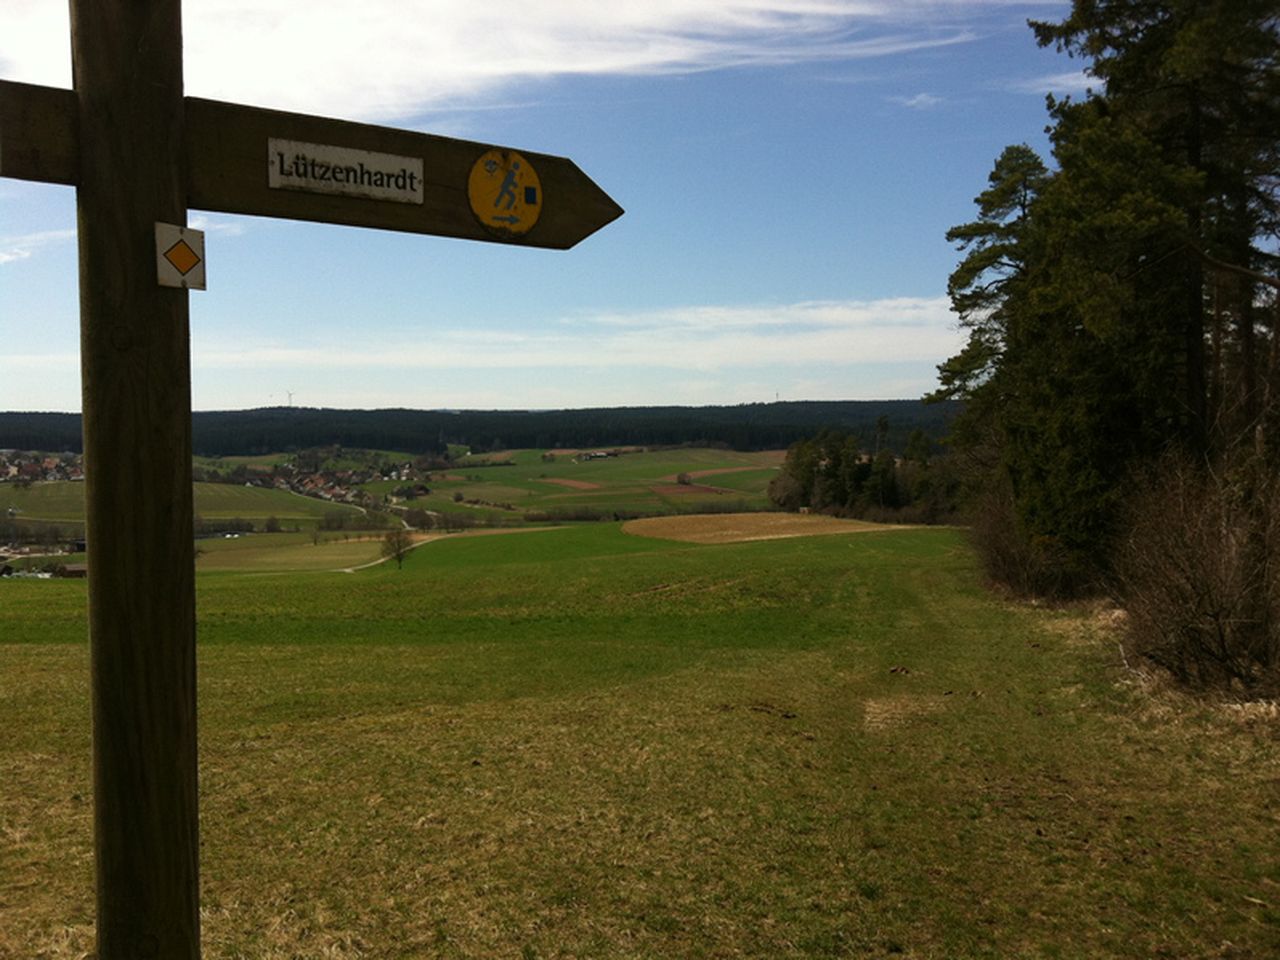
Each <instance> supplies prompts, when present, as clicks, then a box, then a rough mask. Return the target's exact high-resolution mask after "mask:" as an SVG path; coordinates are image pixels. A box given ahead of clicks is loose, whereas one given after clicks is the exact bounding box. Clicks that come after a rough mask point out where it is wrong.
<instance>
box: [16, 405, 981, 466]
mask: <svg viewBox="0 0 1280 960" xmlns="http://www.w3.org/2000/svg"><path fill="white" fill-rule="evenodd" d="M958 408H959V404H958V403H948V404H943V405H941V406H928V405H926V404H923V403H921V402H920V401H919V400H875V401H796V402H781V403H755V404H740V405H736V406H709V407H674V406H667V407H609V408H596V409H583V410H537V411H521V410H458V411H447V410H330V409H313V408H306V407H270V408H264V409H260V410H234V411H210V412H197V413H195V414H194V415H193V417H192V444H193V447H194V452H195V453H196V454H197V455H201V456H253V455H258V454H265V453H280V452H289V451H294V450H301V449H307V448H312V447H325V446H333V445H340V446H343V447H346V448H348V449H369V450H395V451H399V452H402V453H407V454H413V455H426V456H430V455H440V454H442V453H444V452H445V450H446V449H447V447H448V445H450V444H456V445H461V446H466V447H469V448H471V449H472V450H474V451H477V452H481V451H490V450H501V449H549V448H553V447H565V448H576V449H584V448H587V449H589V448H592V447H617V446H675V445H683V444H690V445H692V444H713V445H722V446H725V447H728V448H731V449H734V450H770V449H781V448H783V447H786V446H787V445H789V444H791V443H793V442H795V441H796V440H799V439H802V438H804V437H806V436H810V435H812V434H813V433H815V432H816V431H818V430H820V429H823V428H827V427H831V428H836V429H841V430H845V431H847V432H849V433H851V434H854V435H856V436H859V437H862V438H864V439H865V441H866V442H869V441H870V439H871V438H872V437H873V436H874V433H875V429H876V426H875V425H876V423H877V421H878V420H879V418H881V417H883V416H888V417H890V419H891V421H892V423H893V427H892V432H891V435H890V436H889V437H888V440H887V442H888V444H889V445H890V446H893V447H894V448H895V449H902V448H903V446H904V445H905V443H906V441H907V438H908V436H909V435H910V433H911V431H912V430H915V429H921V430H924V431H925V432H926V433H928V434H929V435H931V436H935V437H936V436H940V435H941V434H942V433H944V432H945V430H946V424H947V422H948V420H949V419H950V418H951V417H953V416H954V415H955V413H956V411H957V410H958ZM80 429H81V425H80V415H79V414H70V413H0V449H9V448H13V449H20V450H60V451H61V450H67V451H74V452H78V451H79V450H80V449H81V437H80Z"/></svg>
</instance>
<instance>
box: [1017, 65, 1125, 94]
mask: <svg viewBox="0 0 1280 960" xmlns="http://www.w3.org/2000/svg"><path fill="white" fill-rule="evenodd" d="M1010 86H1011V89H1013V90H1014V91H1015V92H1017V93H1035V94H1040V95H1041V96H1043V95H1044V94H1046V93H1052V94H1056V95H1058V96H1062V95H1064V94H1068V93H1084V92H1085V91H1086V90H1088V89H1089V88H1091V87H1092V88H1093V89H1095V90H1101V89H1102V86H1103V85H1102V83H1101V82H1100V81H1099V80H1098V78H1097V77H1091V76H1089V75H1088V74H1087V73H1085V72H1084V71H1083V70H1069V71H1067V72H1066V73H1050V74H1046V75H1045V76H1040V77H1032V78H1030V79H1028V80H1020V81H1018V82H1016V83H1013V84H1011V85H1010Z"/></svg>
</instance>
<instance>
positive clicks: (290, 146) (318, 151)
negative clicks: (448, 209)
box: [267, 137, 424, 203]
mask: <svg viewBox="0 0 1280 960" xmlns="http://www.w3.org/2000/svg"><path fill="white" fill-rule="evenodd" d="M267 186H269V187H271V188H272V189H273V190H302V191H305V192H307V193H333V194H338V195H340V196H345V197H367V198H368V199H370V200H389V201H391V202H392V203H422V202H423V199H424V194H423V180H422V158H420V157H398V156H395V155H394V154H390V153H374V152H373V151H371V150H353V149H351V148H349V147H334V146H330V145H328V144H322V143H302V142H300V141H297V140H279V139H277V138H275V137H271V138H270V139H268V140H267Z"/></svg>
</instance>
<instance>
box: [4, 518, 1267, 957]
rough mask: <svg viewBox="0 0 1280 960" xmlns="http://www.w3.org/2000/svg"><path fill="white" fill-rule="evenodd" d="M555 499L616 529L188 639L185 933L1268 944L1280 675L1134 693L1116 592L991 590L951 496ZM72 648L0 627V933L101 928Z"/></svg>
mask: <svg viewBox="0 0 1280 960" xmlns="http://www.w3.org/2000/svg"><path fill="white" fill-rule="evenodd" d="M606 532H607V531H606ZM571 533H572V535H573V536H574V537H577V538H578V540H577V541H572V542H576V543H578V545H579V547H580V548H583V549H585V545H586V544H587V540H586V538H587V537H588V536H591V537H596V536H598V537H599V538H600V544H601V545H602V549H604V548H607V553H605V554H604V555H603V556H602V555H597V554H591V555H589V556H587V555H584V557H583V559H582V560H581V562H580V563H579V564H577V565H575V564H567V563H562V564H560V565H555V564H550V563H548V562H547V561H543V563H545V564H547V567H548V572H543V573H542V574H541V575H538V574H535V573H534V570H535V565H534V564H528V565H525V564H513V563H511V559H512V556H511V555H512V553H513V552H514V551H518V550H520V549H521V548H526V547H532V546H544V545H545V542H544V541H541V540H538V539H536V538H535V539H533V540H528V539H526V540H520V539H517V540H515V541H493V540H489V541H485V540H477V541H465V542H462V543H459V544H457V547H456V549H457V550H458V558H459V559H462V558H464V557H465V558H469V563H470V565H469V566H467V567H466V568H465V570H464V571H463V573H461V574H459V575H457V576H454V575H452V574H451V573H450V564H449V563H447V562H445V561H446V560H447V557H445V551H446V550H447V549H450V548H449V547H448V545H447V544H442V545H441V551H440V556H439V558H438V559H439V560H440V562H439V563H438V564H436V565H434V566H427V565H426V564H425V563H424V561H425V560H427V559H430V555H431V553H432V551H430V550H427V551H420V552H419V553H417V554H416V555H414V557H413V558H412V559H411V560H410V561H407V562H406V565H405V568H404V571H403V572H397V571H387V570H377V571H371V572H370V573H368V574H364V575H361V576H358V577H347V578H338V577H334V578H330V580H329V581H324V580H322V579H321V578H312V579H309V580H306V581H305V582H304V583H303V585H302V586H300V587H298V590H299V591H300V592H302V593H305V594H306V595H307V604H306V605H304V606H303V607H301V608H300V609H301V610H303V611H313V612H314V614H315V616H316V620H315V621H314V625H313V627H312V629H313V630H324V629H326V628H334V626H335V624H336V621H330V620H326V619H324V618H325V617H326V616H328V615H329V614H328V613H327V611H329V610H330V607H326V606H324V603H323V601H324V596H323V595H324V593H325V592H326V591H325V590H323V589H320V588H321V587H324V586H325V585H326V584H327V585H328V587H329V588H330V590H329V592H338V591H355V590H356V588H357V587H359V586H361V585H364V586H366V587H367V588H368V589H369V590H370V591H371V593H372V594H373V595H374V596H373V600H374V601H376V602H371V603H370V605H369V606H368V607H367V608H359V609H357V608H355V607H350V608H349V609H350V615H349V619H351V620H360V621H365V620H370V621H374V620H375V618H378V617H380V616H381V617H382V619H380V620H376V622H374V623H373V625H372V626H371V628H370V629H369V631H368V632H367V633H366V634H362V635H360V636H359V637H357V638H355V639H352V638H351V637H348V639H347V641H345V642H337V641H332V642H330V641H326V640H325V639H324V638H317V637H308V638H305V640H304V641H301V642H295V643H282V642H279V641H278V639H277V638H276V636H275V634H276V633H278V632H279V630H280V629H281V628H282V624H283V623H284V622H285V621H286V620H288V619H290V618H291V617H293V618H296V617H297V616H298V614H297V613H290V612H288V610H287V609H286V610H284V611H283V612H282V611H281V610H277V609H276V608H272V610H273V612H272V613H271V618H270V619H268V620H267V622H265V623H264V624H263V626H262V627H261V629H260V630H259V631H258V632H256V633H252V632H246V634H245V636H243V637H241V638H238V639H234V640H231V639H224V640H223V641H221V642H212V643H203V644H202V645H201V647H200V684H201V687H200V702H201V718H200V724H201V726H200V729H201V815H202V827H201V830H202V845H203V855H202V881H203V928H204V929H203V934H204V936H203V939H204V956H205V957H206V960H313V958H321V960H326V958H327V960H417V958H425V957H432V958H434V957H441V958H449V960H458V958H467V960H471V958H475V960H507V958H511V960H534V958H540V960H552V958H556V960H569V958H588V957H590V958H599V960H638V958H664V960H665V958H681V960H684V958H690V960H699V958H702V960H712V958H715V960H720V958H724V960H729V958H759V960H809V958H859V957H875V958H887V957H906V958H918V960H932V958H938V960H941V958H947V960H950V958H958V960H963V958H979V957H981V958H1005V957H1009V958H1021V957H1061V958H1086V957H1088V958H1092V957H1108V958H1110V957H1128V958H1143V960H1145V958H1148V957H1165V958H1171V960H1181V958H1210V957H1217V958H1234V960H1251V958H1255V957H1257V958H1261V957H1266V956H1273V955H1276V948H1277V947H1280V868H1278V867H1277V865H1276V862H1275V856H1274V853H1275V850H1276V849H1277V843H1278V841H1280V820H1278V819H1277V816H1276V813H1275V811H1276V809H1277V799H1278V798H1277V786H1278V785H1280V736H1277V728H1276V720H1275V714H1276V711H1275V710H1274V709H1272V708H1270V707H1261V706H1252V707H1249V708H1248V709H1241V710H1234V709H1228V708H1227V707H1225V706H1224V705H1222V704H1219V703H1209V702H1201V701H1196V700H1188V699H1184V700H1182V701H1175V700H1173V699H1172V695H1170V694H1164V693H1152V694H1149V693H1148V692H1147V691H1145V690H1143V689H1140V688H1138V687H1137V686H1135V685H1134V684H1133V683H1132V682H1131V681H1130V679H1129V678H1130V676H1131V674H1130V673H1129V672H1128V671H1125V670H1124V668H1123V666H1122V664H1121V663H1120V660H1119V655H1118V653H1117V652H1116V647H1115V645H1114V642H1113V638H1112V636H1111V634H1110V633H1108V624H1107V619H1108V617H1107V615H1105V614H1104V613H1102V612H1099V611H1085V612H1076V613H1067V612H1063V611H1060V610H1044V609H1040V610H1029V609H1027V608H1022V607H1013V606H1011V605H1006V604H1001V603H999V602H996V601H992V600H990V599H989V598H987V597H986V596H985V595H983V594H982V593H981V592H980V591H979V589H978V586H977V577H976V574H974V573H972V571H971V568H970V567H968V566H967V565H966V561H964V560H963V557H961V559H959V560H956V559H955V555H956V554H957V553H958V551H957V549H956V547H955V544H954V542H953V541H950V540H947V539H946V535H945V532H939V531H912V532H908V533H904V534H901V535H898V536H894V537H885V538H850V539H848V540H843V541H842V540H839V539H835V538H826V539H818V540H814V541H805V542H795V543H786V542H782V543H779V544H777V545H775V546H773V547H771V548H769V549H768V550H767V551H761V549H759V548H755V547H742V548H740V547H732V546H730V547H725V548H723V549H689V548H685V547H661V546H660V545H659V546H654V545H653V544H652V543H645V542H643V541H624V540H622V539H621V538H618V537H616V535H615V536H614V538H613V539H612V540H606V539H605V537H604V533H599V532H597V531H587V532H585V533H584V532H581V531H573V532H571ZM562 536H564V535H562ZM927 544H934V547H933V548H931V549H930V550H928V551H926V550H925V546H926V545H927ZM569 545H571V540H570V538H569V537H568V536H565V540H564V547H563V548H564V549H567V548H568V546H569ZM489 546H491V547H492V549H493V551H494V557H495V558H498V559H502V560H505V561H507V562H506V564H505V565H500V564H498V563H497V562H494V563H492V564H483V563H481V562H479V552H480V551H482V550H483V549H485V548H487V547H489ZM628 549H630V550H641V549H642V550H644V551H646V552H636V553H630V554H628V553H626V552H625V551H626V550H628ZM762 553H763V554H764V555H762ZM415 570H417V571H418V572H419V573H420V574H421V575H419V576H415ZM504 571H507V572H506V573H504ZM957 571H959V572H957ZM504 577H505V579H504ZM214 579H215V580H216V585H217V586H218V587H219V590H223V589H225V590H226V595H225V596H223V595H222V594H221V593H219V592H218V591H209V592H207V593H206V594H205V595H203V596H204V597H205V601H206V603H207V604H209V605H212V604H215V603H221V604H222V605H223V607H224V608H225V609H224V610H222V612H221V614H220V615H221V616H228V617H229V616H231V614H232V613H236V614H237V615H243V611H244V610H245V608H246V607H248V606H251V605H252V603H254V602H258V603H263V602H266V601H267V600H270V601H271V602H273V603H284V602H285V600H287V599H288V598H287V597H286V598H281V597H279V596H278V594H279V592H280V591H281V590H284V589H285V587H286V586H287V583H286V582H285V578H281V583H280V584H279V585H276V584H275V583H274V581H273V582H272V586H271V590H270V591H268V590H266V589H265V588H262V589H259V590H257V592H252V591H248V590H246V592H244V593H237V592H235V591H233V590H231V589H230V587H226V586H225V585H226V584H227V583H228V582H229V579H228V578H226V577H219V578H214ZM244 581H245V583H246V584H249V585H254V584H263V583H264V582H265V581H264V578H254V577H246V578H244ZM335 581H340V582H335ZM398 587H400V588H402V593H397V588H398ZM695 587H696V588H697V589H694V588H695ZM55 588H56V589H62V587H61V586H59V585H55ZM703 588H705V589H703ZM23 589H32V590H34V589H36V587H35V585H29V586H27V587H23ZM68 589H69V588H68ZM770 589H773V590H775V591H777V593H778V596H776V597H774V596H771V595H768V591H769V590H770ZM467 591H471V592H470V593H468V592H467ZM219 598H221V599H219ZM539 599H541V602H542V606H541V607H538V606H537V602H538V600H539ZM499 601H500V602H499ZM594 603H598V604H600V606H601V608H603V609H607V610H608V611H609V615H608V616H598V615H596V607H595V606H592V605H591V604H594ZM775 603H776V604H780V605H785V606H783V607H782V609H780V610H778V612H777V613H776V615H775V614H774V612H773V611H775V607H774V604H775ZM567 604H577V605H578V606H575V607H574V608H573V609H571V610H569V611H568V613H564V612H563V611H562V610H561V608H562V607H564V606H565V605H567ZM668 604H669V605H668ZM446 605H452V606H456V607H458V608H459V610H460V613H459V616H458V617H457V618H455V619H433V620H430V621H426V620H425V619H424V626H423V627H422V628H421V633H420V634H419V635H416V636H408V632H409V631H411V630H413V629H415V628H414V627H413V623H415V622H417V621H418V620H419V619H420V618H425V615H426V612H427V611H432V610H443V608H444V607H445V606H446ZM316 607H319V609H318V610H315V609H314V608H316ZM482 607H483V609H484V610H485V611H487V612H485V614H484V617H485V622H486V623H487V624H489V626H488V627H487V628H485V629H481V630H474V631H472V632H470V633H467V634H465V635H462V636H459V635H458V631H459V630H460V628H461V627H463V626H465V617H470V616H479V613H478V612H477V611H478V610H479V609H480V608H482ZM13 609H14V608H10V611H9V612H11V611H12V610H13ZM333 609H344V608H343V607H341V605H339V606H337V607H334V608H333ZM206 613H208V611H206ZM267 616H268V615H267V613H264V614H263V617H264V618H267ZM211 619H212V618H211ZM212 625H213V626H216V623H213V624H212ZM245 629H246V631H248V628H247V627H246V628H245ZM391 631H395V636H393V637H385V636H384V637H382V638H381V639H378V637H377V634H378V633H379V632H383V633H388V632H391ZM717 631H719V632H717ZM708 635H714V636H715V637H716V638H717V639H716V642H714V643H707V642H705V641H706V638H707V636H708ZM699 643H702V644H703V645H702V646H700V647H698V648H697V651H696V652H695V653H690V652H689V651H690V648H691V647H694V646H696V645H697V644H699ZM608 663H612V664H613V665H614V667H615V668H616V669H613V670H602V669H601V668H600V666H599V665H601V664H608ZM87 673H88V665H87V656H86V652H85V651H84V649H83V647H82V646H81V645H78V644H72V643H61V644H57V643H40V644H34V643H33V644H30V645H21V644H12V643H11V644H0V678H2V679H3V680H6V681H7V680H8V678H11V677H20V678H21V681H22V682H21V683H20V684H17V683H7V682H0V723H3V726H0V729H4V730H5V736H4V737H3V738H0V958H3V960H84V958H86V957H87V955H88V951H90V950H91V949H92V943H91V938H92V929H91V919H92V901H93V896H92V876H91V863H90V850H91V844H90V836H89V830H90V825H89V804H88V802H87V800H86V798H87V797H88V777H89V769H88V767H89V765H88V757H89V744H88V730H87V714H88V704H87ZM1153 703H1159V704H1162V705H1168V712H1167V713H1166V712H1164V710H1165V707H1164V706H1161V709H1160V711H1159V712H1153V711H1152V704H1153Z"/></svg>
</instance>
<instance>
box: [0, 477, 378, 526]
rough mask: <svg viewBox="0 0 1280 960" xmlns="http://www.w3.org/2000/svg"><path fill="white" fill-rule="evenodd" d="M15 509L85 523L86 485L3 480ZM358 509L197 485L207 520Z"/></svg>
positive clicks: (310, 517)
mask: <svg viewBox="0 0 1280 960" xmlns="http://www.w3.org/2000/svg"><path fill="white" fill-rule="evenodd" d="M10 508H12V509H14V510H16V511H17V513H16V516H18V517H20V518H21V519H24V520H56V521H63V522H75V523H83V522H84V484H83V483H76V482H72V481H52V482H48V483H33V484H32V485H31V486H29V487H26V488H22V487H18V486H17V485H16V484H9V483H6V484H3V485H0V511H4V510H8V509H10ZM333 511H338V512H340V513H350V514H358V513H359V512H360V511H359V510H358V509H357V508H356V507H353V506H350V505H348V504H342V503H329V502H328V501H325V500H316V499H312V498H311V497H303V496H299V495H297V494H294V493H289V492H287V491H285V490H268V489H265V488H262V487H245V486H236V485H235V484H229V483H197V484H195V512H196V516H198V517H203V518H204V519H205V520H231V519H234V518H245V519H261V520H265V519H266V518H267V517H276V518H277V519H278V520H280V521H281V523H286V524H288V525H290V526H292V525H294V524H298V525H300V526H315V524H316V522H317V521H318V520H320V519H321V518H322V517H324V516H325V514H327V513H330V512H333Z"/></svg>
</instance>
